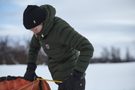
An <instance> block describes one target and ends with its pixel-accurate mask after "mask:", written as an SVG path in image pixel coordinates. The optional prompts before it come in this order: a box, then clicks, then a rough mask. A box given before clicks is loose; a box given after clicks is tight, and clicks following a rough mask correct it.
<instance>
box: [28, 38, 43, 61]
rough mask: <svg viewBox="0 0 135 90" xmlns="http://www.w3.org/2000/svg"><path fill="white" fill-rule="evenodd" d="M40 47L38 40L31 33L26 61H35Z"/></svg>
mask: <svg viewBox="0 0 135 90" xmlns="http://www.w3.org/2000/svg"><path fill="white" fill-rule="evenodd" d="M40 47H41V46H40V43H39V40H38V39H37V38H36V36H35V35H33V37H32V39H31V42H30V48H29V52H28V63H36V61H37V57H38V52H39V50H40Z"/></svg>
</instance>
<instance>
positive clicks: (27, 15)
mask: <svg viewBox="0 0 135 90" xmlns="http://www.w3.org/2000/svg"><path fill="white" fill-rule="evenodd" d="M45 19H46V12H45V11H43V10H42V9H41V8H40V7H39V6H37V5H28V6H27V8H26V9H25V10H24V13H23V25H24V27H25V28H26V29H31V28H33V27H35V26H37V25H39V24H41V23H42V22H43V21H44V20H45Z"/></svg>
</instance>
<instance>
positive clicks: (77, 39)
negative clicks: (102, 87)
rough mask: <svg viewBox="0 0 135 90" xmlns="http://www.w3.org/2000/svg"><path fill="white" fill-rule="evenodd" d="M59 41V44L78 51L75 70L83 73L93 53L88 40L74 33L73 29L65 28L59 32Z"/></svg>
mask: <svg viewBox="0 0 135 90" xmlns="http://www.w3.org/2000/svg"><path fill="white" fill-rule="evenodd" d="M60 41H61V43H63V44H65V45H68V46H70V47H71V48H74V49H76V50H78V51H80V55H79V58H78V61H77V64H76V67H75V69H76V70H78V71H80V72H85V71H86V69H87V67H88V65H89V62H90V59H91V57H92V56H93V52H94V48H93V46H92V44H91V43H90V42H89V40H88V39H86V38H85V37H84V36H82V35H81V34H79V33H78V32H76V31H75V30H74V29H73V28H71V27H66V28H64V29H63V30H62V31H61V34H60Z"/></svg>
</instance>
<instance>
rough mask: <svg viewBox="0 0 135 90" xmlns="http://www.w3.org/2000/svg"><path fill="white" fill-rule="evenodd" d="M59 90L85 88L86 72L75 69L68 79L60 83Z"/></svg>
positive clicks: (83, 89)
mask: <svg viewBox="0 0 135 90" xmlns="http://www.w3.org/2000/svg"><path fill="white" fill-rule="evenodd" d="M58 90H85V74H84V73H81V72H79V71H77V70H74V71H73V73H71V75H70V77H69V78H68V79H67V80H65V81H63V83H61V84H59V89H58Z"/></svg>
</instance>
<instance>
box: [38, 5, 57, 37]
mask: <svg viewBox="0 0 135 90" xmlns="http://www.w3.org/2000/svg"><path fill="white" fill-rule="evenodd" d="M40 7H41V8H42V9H43V10H44V11H45V12H47V18H46V19H45V21H44V22H43V30H42V31H41V32H40V33H39V35H38V36H39V38H44V37H46V35H47V34H48V33H49V32H50V30H51V28H52V26H53V20H54V17H55V14H56V10H55V8H54V7H53V6H51V5H42V6H40Z"/></svg>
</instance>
